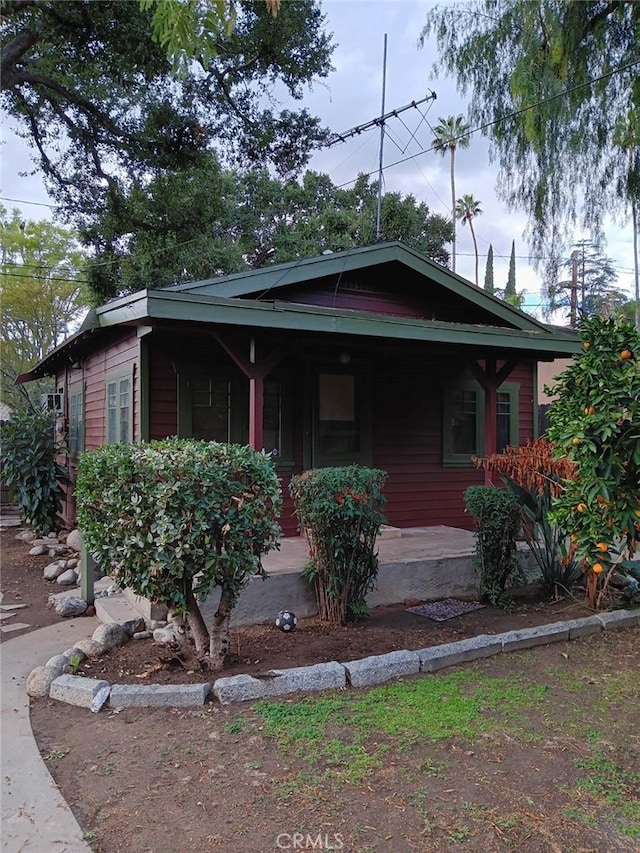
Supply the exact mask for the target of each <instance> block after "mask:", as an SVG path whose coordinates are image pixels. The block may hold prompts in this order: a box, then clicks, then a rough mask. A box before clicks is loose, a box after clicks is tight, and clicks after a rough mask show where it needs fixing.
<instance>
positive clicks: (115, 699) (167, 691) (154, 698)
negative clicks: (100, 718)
mask: <svg viewBox="0 0 640 853" xmlns="http://www.w3.org/2000/svg"><path fill="white" fill-rule="evenodd" d="M105 683H107V682H105ZM210 693H211V685H210V684H209V683H203V684H145V685H138V684H113V685H112V686H111V693H110V694H109V707H111V708H190V707H193V706H194V705H204V703H205V702H206V701H207V698H208V697H209V694H210Z"/></svg>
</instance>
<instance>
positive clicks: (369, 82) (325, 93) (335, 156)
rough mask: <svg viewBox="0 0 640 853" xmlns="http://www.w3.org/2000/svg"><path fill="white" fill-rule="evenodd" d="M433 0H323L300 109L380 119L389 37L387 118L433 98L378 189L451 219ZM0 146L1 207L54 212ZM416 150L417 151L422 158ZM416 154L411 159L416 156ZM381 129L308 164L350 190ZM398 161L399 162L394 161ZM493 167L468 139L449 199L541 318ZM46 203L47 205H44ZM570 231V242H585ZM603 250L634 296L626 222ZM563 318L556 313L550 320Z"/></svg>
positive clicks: (409, 118) (393, 137)
mask: <svg viewBox="0 0 640 853" xmlns="http://www.w3.org/2000/svg"><path fill="white" fill-rule="evenodd" d="M433 5H434V4H433V2H432V0H323V2H322V8H323V11H324V13H325V16H326V20H327V29H328V30H329V31H330V32H332V33H333V34H334V41H335V42H336V43H337V45H338V46H337V48H336V51H335V53H334V56H333V65H334V69H335V70H334V71H333V72H332V73H331V74H330V75H329V77H328V78H327V79H326V80H323V81H321V82H319V83H316V84H315V85H314V87H313V89H312V91H311V92H309V93H308V94H307V95H306V96H305V99H304V105H305V106H306V107H308V109H309V110H310V111H311V112H312V113H314V114H316V115H318V116H319V117H320V119H321V121H322V123H323V125H325V126H328V127H329V128H331V130H332V131H333V132H336V133H340V132H344V131H347V130H349V129H351V128H353V127H355V126H357V125H360V124H364V123H366V122H369V121H371V120H372V119H374V118H377V117H378V116H380V115H381V114H382V94H383V68H384V62H383V56H384V43H385V35H386V37H387V61H386V86H385V87H384V91H385V112H390V111H392V110H394V109H399V108H400V107H403V106H405V105H407V104H410V103H411V102H412V101H419V100H420V99H422V98H424V97H426V96H427V95H429V94H430V93H431V92H434V93H435V95H436V99H435V100H433V101H429V102H427V103H425V104H422V105H421V106H420V107H419V111H418V110H417V109H413V108H412V109H410V110H407V111H406V112H404V113H402V116H401V117H402V122H401V121H400V119H398V118H396V119H391V120H390V121H389V122H388V123H387V126H386V130H385V139H384V146H383V180H384V183H383V186H384V189H385V190H387V191H399V192H402V193H403V194H409V193H411V194H412V195H414V196H415V197H416V199H418V200H419V201H424V202H426V204H427V205H428V206H429V208H430V210H431V211H432V213H438V214H441V215H444V216H449V215H450V208H451V202H450V199H451V191H450V183H449V157H448V154H447V155H446V156H445V157H442V156H441V155H440V154H439V153H437V152H434V151H429V150H428V149H430V148H431V141H432V139H433V131H432V128H433V127H435V126H436V125H437V123H438V120H439V118H440V117H447V116H450V115H458V114H462V115H463V116H464V115H465V114H466V106H467V104H466V101H465V100H464V99H462V98H461V97H460V96H459V95H458V93H457V92H456V88H455V84H454V82H453V81H452V80H450V79H446V78H444V79H443V78H433V77H432V76H431V69H432V65H433V62H434V61H435V60H436V59H437V49H436V46H435V43H434V42H430V43H427V44H426V45H425V47H424V48H423V49H419V48H418V38H419V36H420V33H421V30H422V27H423V24H424V21H425V16H426V13H427V11H428V9H429V8H432V7H433ZM2 138H3V140H4V142H5V144H4V145H3V146H2V148H1V149H0V157H1V172H0V202H1V203H2V204H4V206H5V207H7V208H8V209H12V208H14V207H17V208H18V209H20V210H21V211H22V213H23V215H24V216H25V218H29V219H42V218H45V217H48V216H50V215H51V213H50V208H49V207H47V206H46V205H47V204H48V203H49V199H48V197H47V194H46V191H45V189H44V186H43V184H42V181H41V180H40V178H39V176H38V174H37V173H34V166H33V164H32V163H31V161H30V154H29V148H28V147H27V145H26V143H25V142H24V141H23V140H21V139H19V138H18V137H16V136H15V135H14V134H13V133H12V131H11V127H10V124H8V123H7V122H3V127H2ZM419 152H422V153H419ZM414 155H417V156H414ZM379 156H380V131H379V130H378V129H377V128H374V129H372V130H370V131H368V132H367V133H363V134H361V135H358V136H356V137H354V138H353V139H352V140H350V141H348V142H345V143H338V144H336V145H334V146H332V147H330V148H328V149H325V150H323V151H320V152H318V153H317V154H315V155H314V156H313V158H312V159H311V162H310V164H309V168H312V169H314V170H316V171H320V172H325V173H327V174H329V175H330V177H331V179H332V181H333V182H334V183H335V184H338V185H343V184H344V185H346V186H348V185H349V184H350V183H351V182H353V181H354V180H355V178H356V176H357V175H358V173H359V172H367V173H373V174H374V177H375V176H377V170H378V165H379ZM399 161H404V162H401V163H400V162H399ZM496 176H497V166H496V165H495V164H492V163H490V161H489V151H488V144H487V142H486V140H485V139H483V138H482V137H481V136H480V134H478V133H476V134H474V135H473V136H472V141H471V145H470V146H469V148H467V149H464V150H459V151H458V152H457V155H456V197H458V198H459V197H460V196H462V195H464V194H470V195H472V196H474V198H476V199H477V200H478V201H480V203H481V207H482V211H483V213H482V215H481V216H478V217H477V218H476V219H475V220H474V227H475V231H476V237H477V241H478V252H479V256H480V263H479V283H480V285H481V286H482V285H483V282H484V272H485V266H486V255H487V251H488V248H489V244H490V243H491V244H492V245H493V250H494V283H495V286H496V287H497V288H500V287H504V285H505V284H506V281H507V275H508V268H509V256H510V254H511V245H512V241H514V240H515V248H516V286H517V289H518V291H521V290H523V289H524V290H525V291H526V297H525V310H528V311H531V312H532V313H536V314H538V315H539V306H540V302H541V294H540V290H541V284H540V282H541V276H540V274H539V273H537V272H536V271H535V269H534V267H533V265H532V264H531V262H530V260H529V247H528V245H527V242H526V240H525V238H524V236H523V233H524V230H525V226H526V217H525V215H524V213H522V212H518V211H510V210H508V209H507V208H506V206H505V204H504V203H503V202H501V201H500V200H499V199H498V197H497V195H496V192H495V184H496ZM43 205H44V206H43ZM582 236H584V235H582V234H576V239H578V238H580V237H582ZM606 236H607V245H606V246H605V249H604V251H605V253H606V254H607V255H609V256H610V257H611V258H613V260H614V263H615V266H616V269H617V270H618V282H617V286H618V287H620V288H621V289H622V290H624V291H626V292H628V293H629V296H630V298H631V296H632V292H633V246H632V230H631V225H630V223H629V225H628V226H626V227H624V228H620V227H614V226H613V225H612V224H610V225H609V227H607V228H606ZM456 254H457V261H456V271H457V272H458V273H459V274H460V275H462V276H464V277H465V278H467V279H469V280H470V281H475V256H474V250H473V242H472V239H471V233H470V230H469V228H468V227H467V226H463V225H462V224H460V223H458V225H457V251H456ZM553 319H554V321H555V322H563V318H562V317H554V318H553Z"/></svg>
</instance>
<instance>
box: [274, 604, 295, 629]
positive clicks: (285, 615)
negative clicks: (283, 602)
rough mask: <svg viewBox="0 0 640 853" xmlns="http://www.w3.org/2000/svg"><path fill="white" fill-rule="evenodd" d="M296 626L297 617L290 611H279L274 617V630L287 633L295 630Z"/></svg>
mask: <svg viewBox="0 0 640 853" xmlns="http://www.w3.org/2000/svg"><path fill="white" fill-rule="evenodd" d="M297 624H298V617H297V616H296V614H295V613H292V612H291V611H290V610H281V611H280V612H279V613H278V615H277V616H276V628H280V630H281V631H286V632H287V633H289V631H293V630H295V627H296V625H297Z"/></svg>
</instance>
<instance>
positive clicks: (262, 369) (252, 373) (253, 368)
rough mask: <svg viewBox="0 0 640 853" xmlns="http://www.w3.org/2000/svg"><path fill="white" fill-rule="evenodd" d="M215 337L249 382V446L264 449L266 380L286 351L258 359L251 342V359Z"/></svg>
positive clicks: (254, 346) (253, 341) (214, 334)
mask: <svg viewBox="0 0 640 853" xmlns="http://www.w3.org/2000/svg"><path fill="white" fill-rule="evenodd" d="M213 337H214V338H215V340H216V341H217V342H218V343H219V344H220V346H221V347H222V349H223V350H224V351H225V352H226V353H227V355H228V356H229V358H231V359H232V360H233V361H234V362H235V363H236V364H237V365H238V367H239V368H240V370H241V371H242V372H243V373H244V375H245V376H246V377H247V379H248V380H249V445H250V446H251V447H252V448H253V449H254V450H262V449H263V447H264V432H263V430H264V427H263V423H264V378H265V376H268V375H269V373H271V371H272V370H273V369H274V368H275V367H276V366H277V365H278V364H280V362H281V361H282V359H283V358H284V354H285V351H284V349H283V348H282V347H278V348H277V349H275V350H274V351H273V352H272V353H271V354H270V355H268V356H267V357H266V358H262V359H261V360H260V361H257V359H256V342H255V338H251V340H250V342H249V357H248V358H247V356H246V355H245V354H244V353H243V352H241V351H240V350H238V349H237V347H235V346H234V345H233V344H230V343H228V342H227V341H224V340H223V339H222V337H221V336H220V335H219V334H217V333H216V332H214V333H213Z"/></svg>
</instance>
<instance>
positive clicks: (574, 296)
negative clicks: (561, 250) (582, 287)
mask: <svg viewBox="0 0 640 853" xmlns="http://www.w3.org/2000/svg"><path fill="white" fill-rule="evenodd" d="M577 315H578V253H577V252H575V251H574V252H573V254H572V255H571V308H570V314H569V325H570V326H571V328H572V329H575V327H576V320H577Z"/></svg>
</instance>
